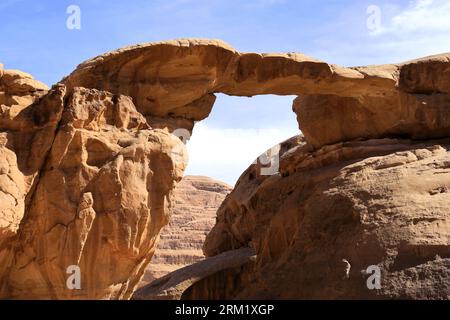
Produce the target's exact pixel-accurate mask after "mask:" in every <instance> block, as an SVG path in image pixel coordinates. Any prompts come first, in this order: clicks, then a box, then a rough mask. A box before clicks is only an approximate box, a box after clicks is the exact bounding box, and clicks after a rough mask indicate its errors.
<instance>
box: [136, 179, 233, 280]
mask: <svg viewBox="0 0 450 320" xmlns="http://www.w3.org/2000/svg"><path fill="white" fill-rule="evenodd" d="M231 190H232V187H230V186H229V185H227V184H226V183H223V182H220V181H217V180H214V179H211V178H208V177H201V176H185V177H184V178H183V180H181V181H180V183H178V184H177V186H176V187H175V190H174V196H173V197H174V201H173V207H172V211H171V217H170V222H169V224H168V225H167V226H166V227H164V229H163V230H162V231H161V235H160V241H159V243H158V246H157V249H156V251H155V254H154V256H153V258H152V261H151V263H150V264H149V265H148V267H147V268H146V270H145V274H144V277H143V278H142V281H141V283H140V286H143V285H146V284H149V283H151V282H152V281H153V280H155V279H158V278H161V277H163V276H165V275H166V274H168V273H170V272H172V271H175V270H177V269H181V268H182V267H185V266H187V265H190V264H193V263H195V262H197V261H199V260H202V259H203V258H204V255H203V251H202V247H203V243H204V241H205V238H206V235H207V234H208V233H209V232H210V231H211V229H212V227H213V226H214V224H215V222H216V212H217V209H218V208H219V207H220V205H221V203H222V202H223V200H224V199H225V197H226V195H227V194H229V193H230V192H231Z"/></svg>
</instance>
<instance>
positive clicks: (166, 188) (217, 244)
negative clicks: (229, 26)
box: [0, 39, 450, 299]
mask: <svg viewBox="0 0 450 320" xmlns="http://www.w3.org/2000/svg"><path fill="white" fill-rule="evenodd" d="M449 88H450V53H446V54H442V55H438V56H432V57H426V58H422V59H419V60H415V61H410V62H406V63H403V64H398V65H383V66H368V67H354V68H343V67H339V66H335V65H330V64H327V63H325V62H321V61H318V60H316V59H313V58H310V57H307V56H305V55H303V54H295V53H290V54H257V53H239V52H237V51H236V50H234V49H233V48H231V47H230V46H229V45H227V44H225V43H223V42H221V41H216V40H199V39H191V40H177V41H166V42H160V43H149V44H142V45H137V46H133V47H127V48H124V49H119V50H117V51H114V52H110V53H107V54H104V55H101V56H99V57H97V58H94V59H92V60H89V61H87V62H84V63H83V64H81V65H80V66H79V67H78V68H77V69H76V70H75V71H74V72H73V73H72V74H71V75H69V76H68V77H66V78H65V79H63V80H62V81H61V83H59V84H57V85H55V86H54V87H53V88H52V89H50V90H48V88H47V87H46V86H45V85H43V84H42V83H40V82H38V81H36V80H33V79H32V77H31V76H30V75H28V74H25V73H23V72H19V71H11V70H4V69H3V67H2V66H0V298H12V299H18V298H33V299H39V298H40V299H43V298H44V299H45V298H52V299H69V298H84V299H127V298H130V297H131V295H132V293H133V292H134V290H135V288H136V286H137V285H138V283H139V281H140V279H141V277H142V275H143V274H144V272H145V269H146V267H147V265H148V263H149V261H150V259H151V257H152V255H153V252H154V250H155V248H156V244H157V241H158V238H159V233H160V230H161V228H162V227H163V226H164V225H165V224H167V223H168V221H169V216H170V211H171V207H172V205H171V203H172V200H171V199H172V196H173V189H174V187H175V185H176V183H177V182H178V181H180V179H181V177H182V175H183V171H184V168H185V166H186V163H187V156H186V151H185V148H184V145H183V144H182V142H181V141H180V139H178V138H177V137H176V136H175V135H174V134H171V132H173V131H176V129H186V130H188V131H192V128H193V126H194V123H195V121H199V120H202V119H204V118H206V117H207V116H208V115H209V113H210V111H211V108H212V107H213V104H214V101H215V96H214V94H215V93H225V94H229V95H238V96H253V95H258V94H278V95H297V96H298V98H297V99H296V100H295V101H294V104H293V109H294V111H295V113H296V114H297V118H298V122H299V127H300V129H301V131H302V132H303V134H304V137H302V138H293V139H291V140H289V141H286V142H284V143H282V144H281V148H280V151H279V152H277V153H276V154H271V157H272V158H273V159H272V160H274V159H275V158H277V159H279V160H280V161H279V170H278V173H277V172H274V173H273V174H272V175H270V176H265V175H264V176H263V175H261V172H262V171H263V170H262V167H263V165H261V164H256V165H252V166H251V167H250V168H249V169H248V170H247V171H246V172H245V173H244V174H243V175H242V177H241V179H240V181H239V183H238V184H237V185H236V188H235V190H234V191H233V193H232V194H231V195H230V196H228V197H227V199H226V201H225V203H224V204H223V205H222V206H221V208H220V210H219V212H218V220H217V225H216V226H215V228H214V229H213V231H212V232H211V234H210V235H209V236H208V238H207V240H206V243H205V247H204V249H205V252H206V254H207V255H208V256H214V255H217V254H221V253H224V252H226V251H227V252H228V251H230V252H234V250H236V249H239V248H242V247H250V248H253V249H254V250H255V252H256V254H257V259H256V262H254V265H247V264H246V265H244V266H241V267H242V268H241V267H239V268H241V269H239V270H240V273H239V272H236V269H235V270H234V271H233V270H228V269H227V270H228V271H227V270H222V271H220V272H216V273H214V274H212V275H210V276H208V277H206V278H205V279H203V280H204V281H200V282H197V283H196V284H193V285H192V286H191V287H189V288H187V289H186V292H188V293H186V295H185V297H197V298H199V297H208V298H214V297H230V296H233V295H234V296H236V297H241V298H244V297H245V298H246V297H257V298H260V297H268V298H373V297H375V298H387V297H394V298H448V297H449V287H450V285H449V278H448V259H450V256H449V223H450V222H449V216H448V214H449V213H448V208H449V199H450V197H449V193H448V190H449V188H450V184H449V161H450V159H449V151H448V150H449V142H448V140H446V139H448V138H450V91H449ZM277 163H278V162H277ZM344 260H345V261H346V262H343V261H344ZM252 263H253V262H252ZM371 265H376V266H378V268H380V269H381V272H382V283H383V285H382V289H377V290H368V289H367V286H366V278H367V275H366V274H363V273H364V272H363V273H361V270H363V271H364V270H366V269H367V266H371ZM74 266H75V269H76V268H79V270H80V272H81V273H80V277H78V276H77V274H76V273H75V274H74V277H75V278H79V279H80V280H81V286H80V289H79V290H70V289H69V286H68V285H67V281H66V280H67V279H68V274H67V271H68V270H74ZM206 269H207V268H206ZM343 273H344V274H343ZM238 274H240V275H239V276H238ZM233 277H235V278H233ZM236 277H237V278H236ZM71 279H72V278H71ZM220 279H222V281H223V280H224V279H225V280H226V281H233V279H235V280H236V282H235V284H238V285H235V286H233V290H231V291H227V292H226V293H223V292H222V291H223V289H221V288H222V287H220V286H219V287H218V285H219V284H220ZM250 279H251V280H250ZM417 279H419V282H417V281H416V280H417ZM72 280H73V279H72ZM76 282H77V281H75V282H74V283H76ZM405 283H406V284H405ZM415 283H416V284H415ZM417 283H419V284H417ZM318 288H319V289H318ZM72 289H73V288H72ZM221 290H222V291H221ZM183 294H184V293H183Z"/></svg>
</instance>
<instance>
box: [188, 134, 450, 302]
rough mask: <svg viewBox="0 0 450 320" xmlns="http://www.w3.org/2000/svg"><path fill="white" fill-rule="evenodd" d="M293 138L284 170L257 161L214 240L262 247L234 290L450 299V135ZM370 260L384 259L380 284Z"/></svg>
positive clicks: (214, 248)
mask: <svg viewBox="0 0 450 320" xmlns="http://www.w3.org/2000/svg"><path fill="white" fill-rule="evenodd" d="M295 140H296V141H297V143H296V145H295V143H294V144H293V142H294V141H295ZM285 144H288V145H290V146H291V148H287V151H285V152H281V161H280V173H279V174H277V175H273V176H261V175H259V172H260V168H259V166H258V165H252V166H251V167H250V168H249V169H248V170H247V171H246V172H245V173H244V174H243V175H242V177H241V178H240V180H239V182H238V183H237V185H236V188H235V189H234V191H233V192H232V193H231V194H230V195H229V196H228V197H227V199H226V200H225V202H224V204H223V205H222V207H221V208H220V210H219V211H218V221H217V224H216V226H215V227H214V229H213V230H212V232H211V233H210V234H209V235H208V237H207V239H206V242H205V246H204V251H205V254H206V255H207V256H215V255H217V254H220V253H221V252H227V251H229V250H236V249H238V248H241V247H247V246H250V247H252V248H255V250H256V252H257V256H258V258H257V261H256V267H255V270H253V271H252V272H251V276H250V278H249V280H247V282H246V283H244V284H241V286H242V287H243V289H242V290H241V292H238V293H236V295H235V297H234V298H241V299H242V298H243V299H248V298H251V299H261V298H265V299H354V298H357V299H372V298H397V299H449V298H450V277H449V271H450V269H449V263H450V211H449V208H450V166H449V165H450V151H449V150H450V140H449V139H447V140H429V141H422V142H417V141H410V140H400V139H382V140H367V141H361V142H345V143H339V144H335V145H330V146H326V147H323V148H321V149H320V150H317V151H309V150H308V145H307V143H305V141H304V139H303V138H301V137H299V138H294V139H291V140H290V141H288V142H287V143H285ZM344 259H345V260H346V261H348V262H349V264H350V267H351V268H350V270H349V273H348V276H347V274H346V272H347V264H346V263H344V262H343V260H344ZM370 266H376V267H378V268H380V271H381V288H379V289H378V290H370V289H369V288H368V286H367V281H368V280H369V282H370V279H369V278H370V276H371V275H372V272H373V271H370V269H369V271H370V273H368V272H367V269H368V267H370ZM191 290H194V291H196V296H197V297H199V296H200V297H202V296H208V295H209V294H210V293H209V292H210V291H212V292H213V291H214V290H215V287H214V286H212V287H210V288H206V289H205V288H200V289H199V288H195V287H193V288H191Z"/></svg>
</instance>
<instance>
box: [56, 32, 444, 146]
mask: <svg viewBox="0 0 450 320" xmlns="http://www.w3.org/2000/svg"><path fill="white" fill-rule="evenodd" d="M449 60H450V54H444V55H440V56H434V57H428V58H424V59H421V60H416V61H411V62H408V63H404V64H399V65H393V64H392V65H381V66H368V67H354V68H344V67H340V66H337V65H331V64H328V63H325V62H322V61H319V60H316V59H314V58H310V57H308V56H306V55H303V54H299V53H287V54H258V53H240V52H238V51H236V50H235V49H234V48H232V47H231V46H229V45H228V44H226V43H224V42H222V41H218V40H201V39H183V40H174V41H164V42H157V43H148V44H140V45H136V46H131V47H126V48H123V49H119V50H117V51H113V52H110V53H106V54H103V55H101V56H98V57H96V58H94V59H91V60H88V61H86V62H84V63H82V64H81V65H80V66H78V68H77V69H76V70H75V71H74V72H73V73H72V74H71V75H70V76H68V77H66V78H65V79H63V81H62V82H63V83H64V84H66V85H67V86H68V87H69V89H70V88H73V87H77V86H80V87H86V88H95V89H99V90H106V91H109V92H112V93H115V94H119V93H120V94H124V95H127V96H130V97H132V98H133V101H134V103H135V105H136V107H137V109H138V111H140V112H141V113H142V114H144V115H145V116H146V117H147V118H148V120H149V122H150V123H152V124H154V125H155V126H156V127H160V126H169V127H170V125H172V126H175V127H176V126H181V127H184V128H189V129H192V126H193V122H194V121H199V120H203V119H204V118H206V117H207V116H208V114H209V113H210V111H211V109H212V107H213V104H214V101H215V96H214V93H218V92H220V93H224V94H228V95H235V96H254V95H260V94H277V95H298V96H299V98H298V99H297V100H296V101H295V103H294V111H295V112H296V113H297V115H298V122H299V125H300V129H301V130H302V131H303V133H304V135H305V137H306V139H307V141H308V142H310V143H311V144H312V145H313V146H315V147H320V146H321V145H324V144H329V143H334V142H338V141H343V140H353V139H356V138H378V137H382V136H394V135H402V136H405V135H407V136H411V137H419V138H424V137H428V136H429V135H430V134H431V135H434V136H442V135H443V131H445V132H447V133H448V130H449V122H448V119H447V121H445V123H442V121H441V120H440V121H439V123H436V121H435V120H437V119H436V117H435V116H436V115H437V114H438V113H439V112H438V110H436V109H440V108H441V106H442V104H443V101H444V100H445V99H447V98H448V93H449V92H450V89H449V88H450V80H449V79H450V71H449V70H450V69H449V67H448V63H449ZM442 66H444V68H442ZM445 66H447V67H446V68H445ZM437 68H439V70H445V71H444V72H442V71H441V72H434V71H435V70H437ZM427 79H432V81H428V80H427ZM424 94H425V95H426V96H425V97H424V96H423V95H424ZM430 94H431V96H430ZM440 94H444V95H445V96H442V95H440ZM424 105H426V108H427V109H428V110H429V109H430V108H431V109H433V110H436V112H434V114H432V115H431V118H430V115H427V116H426V115H424V112H423V111H424ZM447 106H448V101H447ZM168 124H169V125H168Z"/></svg>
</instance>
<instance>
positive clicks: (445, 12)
mask: <svg viewBox="0 0 450 320" xmlns="http://www.w3.org/2000/svg"><path fill="white" fill-rule="evenodd" d="M417 33H419V34H424V33H426V34H433V33H446V34H450V2H449V1H448V0H416V1H414V2H412V3H411V4H410V6H409V7H408V8H406V9H405V10H403V11H401V12H400V13H398V14H396V15H395V16H394V17H392V18H391V19H390V21H389V22H388V24H387V25H386V26H381V28H380V29H379V30H378V32H375V33H374V34H375V35H386V34H391V35H400V36H410V35H412V34H415V35H416V36H417Z"/></svg>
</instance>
